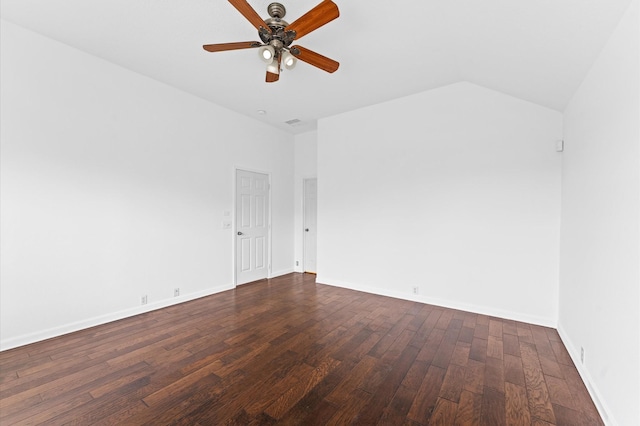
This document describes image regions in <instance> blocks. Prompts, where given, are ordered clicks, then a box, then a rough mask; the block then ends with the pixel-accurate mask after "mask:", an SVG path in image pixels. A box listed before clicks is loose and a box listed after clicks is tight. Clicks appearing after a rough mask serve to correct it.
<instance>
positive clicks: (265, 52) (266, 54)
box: [258, 46, 276, 64]
mask: <svg viewBox="0 0 640 426" xmlns="http://www.w3.org/2000/svg"><path fill="white" fill-rule="evenodd" d="M258 55H260V59H262V60H263V61H264V62H266V63H267V64H270V63H271V62H273V58H274V57H275V56H276V51H275V49H274V48H273V46H262V47H261V48H260V49H258Z"/></svg>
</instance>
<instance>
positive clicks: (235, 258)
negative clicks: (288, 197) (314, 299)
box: [231, 166, 272, 288]
mask: <svg viewBox="0 0 640 426" xmlns="http://www.w3.org/2000/svg"><path fill="white" fill-rule="evenodd" d="M238 170H241V171H244V172H251V173H260V174H263V175H267V179H268V185H269V188H268V191H267V197H268V199H269V203H268V204H269V207H268V208H267V236H268V239H269V241H268V243H267V262H268V263H269V265H268V267H267V278H271V277H272V275H271V274H272V259H271V244H272V243H271V241H272V238H271V237H272V236H271V209H272V206H271V201H272V200H271V173H270V172H266V171H264V170H258V169H252V168H250V167H242V166H235V167H234V168H233V179H232V182H233V191H232V192H231V193H232V194H233V196H232V198H233V235H232V238H233V244H231V250H233V265H232V268H233V287H234V288H236V287H238V260H239V259H238V250H237V245H238V239H237V238H236V234H237V232H238V224H237V222H236V217H237V208H238V204H237V203H238V200H237V197H236V195H237V194H236V192H237V187H238Z"/></svg>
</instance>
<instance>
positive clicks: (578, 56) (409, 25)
mask: <svg viewBox="0 0 640 426" xmlns="http://www.w3.org/2000/svg"><path fill="white" fill-rule="evenodd" d="M319 1H320V0H296V1H291V0H281V3H283V4H284V5H285V6H286V8H287V15H286V17H285V20H287V21H288V22H293V21H294V20H295V19H297V18H298V17H299V16H301V15H302V14H304V13H305V12H306V11H307V10H309V9H311V8H312V7H314V6H315V5H316V4H317V3H319ZM334 1H335V3H336V4H337V5H338V7H339V8H340V17H339V18H338V19H336V20H335V21H332V22H330V23H328V24H327V25H325V26H324V27H321V28H320V29H318V30H316V31H314V32H313V33H311V34H309V35H307V36H305V37H304V38H303V39H301V40H300V41H299V42H295V43H296V44H300V45H302V46H304V47H307V48H309V49H312V50H314V51H316V52H318V53H321V54H323V55H325V56H328V57H330V58H332V59H335V60H337V61H339V62H340V69H338V71H336V72H335V73H334V74H328V73H325V72H324V71H321V70H319V69H317V68H315V67H312V66H310V65H308V64H306V63H303V62H299V63H298V66H297V67H296V68H295V69H294V70H292V71H283V73H282V75H281V78H280V81H279V82H277V83H272V84H267V83H265V82H264V78H265V66H264V64H263V63H262V62H261V61H260V59H259V58H258V55H257V51H256V50H255V49H247V50H237V51H228V52H218V53H208V52H206V51H204V50H203V49H202V47H201V46H202V45H203V44H209V43H225V42H235V41H252V40H259V38H258V36H257V31H256V30H255V29H254V28H253V26H252V25H251V24H250V23H249V22H248V21H247V20H246V19H245V18H244V17H243V16H242V15H241V14H240V13H239V12H238V11H237V10H236V9H235V8H234V7H233V6H232V5H231V4H230V3H229V2H228V1H226V0H189V1H185V0H63V1H56V0H2V3H1V11H0V15H1V16H2V18H3V19H6V20H8V21H11V22H14V23H16V24H18V25H21V26H23V27H26V28H28V29H31V30H33V31H36V32H38V33H41V34H43V35H45V36H47V37H51V38H52V39H55V40H58V41H60V42H63V43H66V44H68V45H70V46H73V47H75V48H78V49H80V50H82V51H85V52H87V53H90V54H92V55H96V56H98V57H101V58H103V59H106V60H108V61H110V62H113V63H115V64H118V65H120V66H122V67H125V68H128V69H130V70H132V71H135V72H138V73H140V74H143V75H146V76H149V77H151V78H153V79H156V80H159V81H161V82H164V83H166V84H169V85H171V86H174V87H176V88H179V89H182V90H184V91H186V92H189V93H192V94H194V95H196V96H199V97H201V98H204V99H207V100H210V101H211V102H214V103H216V104H218V105H221V106H223V107H226V108H229V109H231V110H234V111H237V112H239V113H241V114H244V115H247V116H249V117H253V118H255V119H257V120H261V121H264V122H267V123H270V124H272V125H274V126H277V127H279V128H281V129H284V130H286V131H289V132H292V133H300V132H305V131H308V130H311V129H314V128H315V126H316V120H317V119H319V118H322V117H327V116H330V115H334V114H338V113H341V112H345V111H349V110H353V109H357V108H360V107H363V106H366V105H371V104H374V103H378V102H382V101H386V100H390V99H394V98H398V97H401V96H405V95H408V94H411V93H416V92H420V91H424V90H429V89H433V88H436V87H440V86H443V85H447V84H450V83H454V82H457V81H462V80H464V81H469V82H472V83H475V84H478V85H481V86H485V87H488V88H491V89H494V90H498V91H501V92H504V93H506V94H509V95H512V96H516V97H519V98H521V99H524V100H527V101H531V102H535V103H537V104H540V105H543V106H547V107H549V108H553V109H556V110H560V111H561V110H563V109H564V107H565V106H566V104H567V102H568V101H569V99H570V98H571V96H572V94H573V93H574V91H575V90H576V89H577V87H578V86H579V84H580V83H581V81H582V79H583V78H584V76H585V75H586V73H587V71H588V69H589V67H590V66H591V64H592V63H593V61H594V60H595V58H596V56H597V55H598V53H599V52H600V50H601V49H602V47H603V46H604V44H605V43H606V41H607V39H608V38H609V36H610V35H611V33H612V31H613V29H614V28H615V26H616V24H617V23H618V21H619V20H620V18H621V17H622V14H623V13H624V11H625V10H626V8H627V6H628V5H629V3H630V0H529V1H524V0H482V1H481V0H395V1H380V0H366V1H365V0H360V1H357V0H355V1H354V0H349V1H347V0H334ZM270 2H271V1H269V0H249V4H250V5H251V6H253V8H254V9H255V10H256V11H257V12H258V14H259V15H260V16H261V17H263V18H267V17H268V14H267V5H268V4H269V3H270ZM258 110H265V111H267V114H265V115H259V114H258V112H257V111H258ZM292 119H299V120H301V124H300V125H298V126H297V127H292V126H289V125H288V124H285V121H287V120H292Z"/></svg>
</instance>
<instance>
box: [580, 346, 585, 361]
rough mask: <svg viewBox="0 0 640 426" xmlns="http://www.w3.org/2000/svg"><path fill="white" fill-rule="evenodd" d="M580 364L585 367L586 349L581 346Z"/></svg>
mask: <svg viewBox="0 0 640 426" xmlns="http://www.w3.org/2000/svg"><path fill="white" fill-rule="evenodd" d="M580 364H582V365H584V348H583V347H582V346H580Z"/></svg>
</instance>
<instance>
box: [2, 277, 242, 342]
mask: <svg viewBox="0 0 640 426" xmlns="http://www.w3.org/2000/svg"><path fill="white" fill-rule="evenodd" d="M234 288H235V286H234V285H233V284H230V285H224V286H218V287H213V288H210V289H207V290H203V291H200V292H197V293H190V294H185V295H182V296H178V297H172V298H169V299H164V300H159V301H157V302H153V303H149V304H148V305H142V306H136V307H133V308H128V309H124V310H121V311H118V312H112V313H109V314H105V315H100V316H97V317H93V318H87V319H84V320H81V321H76V322H73V323H69V324H64V325H61V326H58V327H53V328H49V329H46V330H42V331H38V332H35V333H29V334H25V335H22V336H17V337H12V338H10V339H5V340H0V351H6V350H9V349H13V348H17V347H19V346H24V345H28V344H30V343H35V342H39V341H42V340H47V339H51V338H53V337H58V336H62V335H63V334H69V333H73V332H75V331H80V330H84V329H86V328H90V327H95V326H97V325H102V324H106V323H109V322H112V321H118V320H121V319H123V318H128V317H132V316H135V315H139V314H144V313H146V312H150V311H155V310H157V309H162V308H166V307H168V306H173V305H177V304H180V303H184V302H189V301H191V300H195V299H199V298H201V297H205V296H210V295H212V294H216V293H220V292H223V291H227V290H232V289H234Z"/></svg>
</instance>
